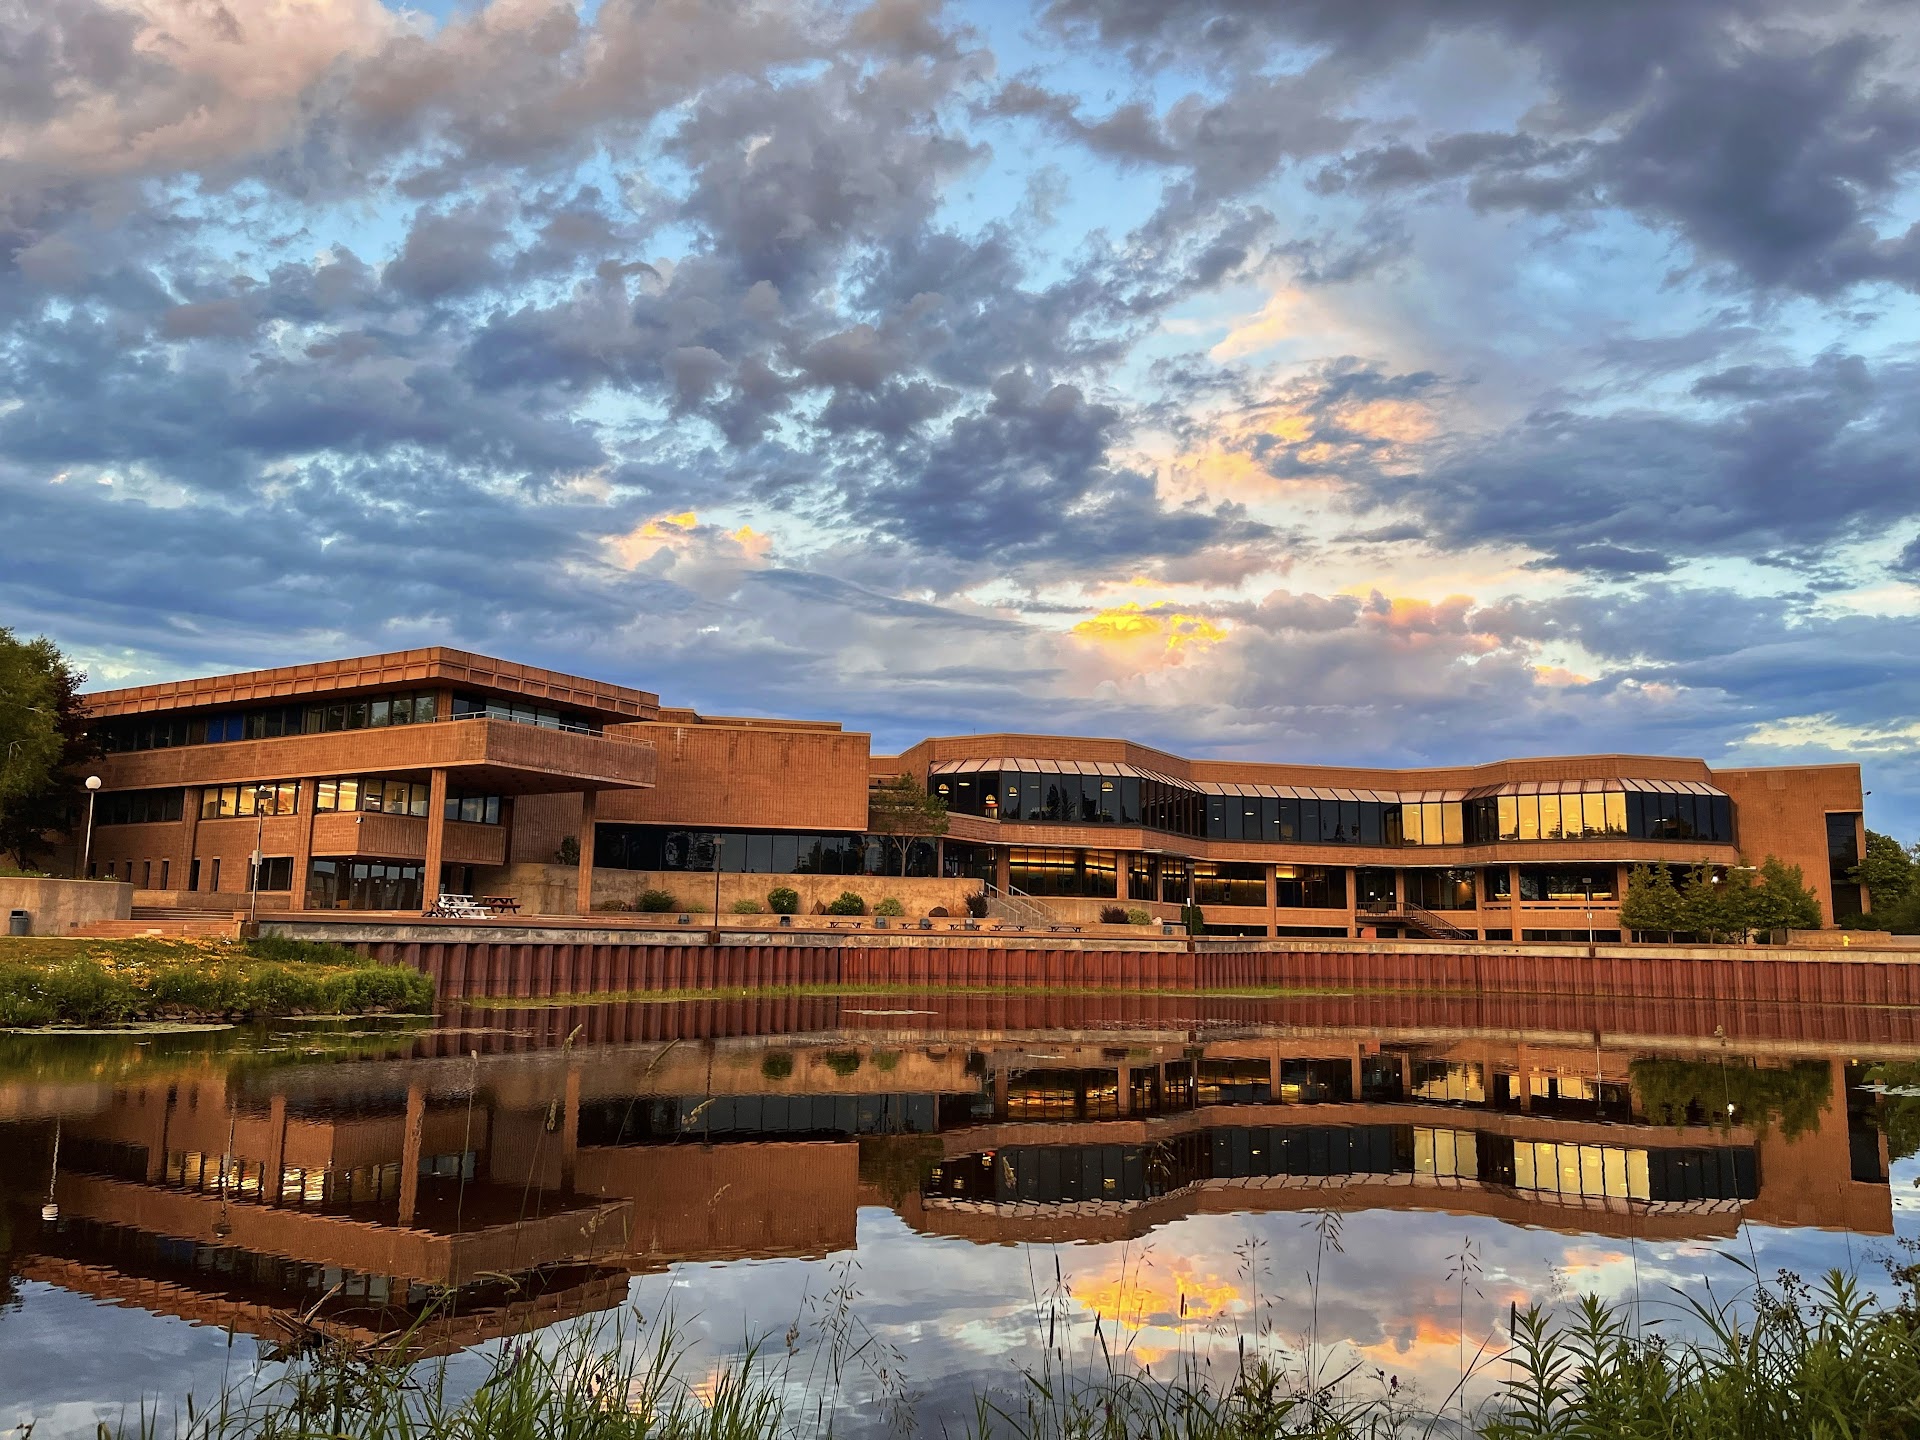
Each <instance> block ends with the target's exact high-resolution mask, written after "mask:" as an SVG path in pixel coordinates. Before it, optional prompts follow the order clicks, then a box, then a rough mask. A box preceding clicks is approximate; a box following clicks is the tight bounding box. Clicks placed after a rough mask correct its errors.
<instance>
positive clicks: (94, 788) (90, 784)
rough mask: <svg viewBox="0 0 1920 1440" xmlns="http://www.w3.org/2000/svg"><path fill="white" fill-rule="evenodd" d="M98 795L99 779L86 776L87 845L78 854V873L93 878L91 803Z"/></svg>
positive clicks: (96, 776) (93, 776) (94, 776)
mask: <svg viewBox="0 0 1920 1440" xmlns="http://www.w3.org/2000/svg"><path fill="white" fill-rule="evenodd" d="M99 793H100V777H99V776H98V775H89V776H87V843H86V848H85V849H84V850H82V851H81V853H80V873H81V874H82V875H85V876H86V877H87V878H88V879H89V880H91V879H92V878H93V802H94V799H95V797H96V796H98V795H99Z"/></svg>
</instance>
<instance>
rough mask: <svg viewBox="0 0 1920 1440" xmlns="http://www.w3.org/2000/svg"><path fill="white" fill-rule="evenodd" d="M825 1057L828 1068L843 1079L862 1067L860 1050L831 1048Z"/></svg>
mask: <svg viewBox="0 0 1920 1440" xmlns="http://www.w3.org/2000/svg"><path fill="white" fill-rule="evenodd" d="M824 1059H825V1061H826V1066H827V1069H829V1070H831V1071H832V1072H833V1073H834V1074H836V1075H838V1076H839V1077H840V1078H841V1079H842V1080H844V1079H846V1078H847V1076H849V1075H851V1074H853V1072H854V1071H856V1070H858V1069H859V1068H860V1052H859V1051H858V1050H829V1051H828V1052H827V1053H826V1055H825V1057H824Z"/></svg>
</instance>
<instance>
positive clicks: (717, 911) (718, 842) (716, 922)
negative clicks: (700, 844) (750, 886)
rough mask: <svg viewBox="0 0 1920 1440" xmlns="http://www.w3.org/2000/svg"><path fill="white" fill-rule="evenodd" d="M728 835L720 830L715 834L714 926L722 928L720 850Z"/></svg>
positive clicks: (715, 928)
mask: <svg viewBox="0 0 1920 1440" xmlns="http://www.w3.org/2000/svg"><path fill="white" fill-rule="evenodd" d="M726 843H727V837H726V836H724V835H722V834H721V833H720V832H719V831H717V830H716V831H715V832H714V835H713V928H714V930H715V932H716V933H717V932H718V931H719V929H720V851H721V850H722V849H723V848H724V847H725V846H726Z"/></svg>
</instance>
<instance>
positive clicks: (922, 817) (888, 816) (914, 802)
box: [867, 775, 947, 875]
mask: <svg viewBox="0 0 1920 1440" xmlns="http://www.w3.org/2000/svg"><path fill="white" fill-rule="evenodd" d="M867 829H868V831H869V832H870V833H872V834H875V835H880V836H883V837H885V839H886V842H887V845H888V847H889V848H890V849H891V848H892V847H895V846H897V847H898V849H899V855H900V873H901V874H902V875H905V874H906V873H907V854H908V852H909V850H910V848H911V847H912V845H913V842H914V841H915V840H919V839H927V838H930V837H932V836H935V835H944V834H946V833H947V802H946V801H944V800H942V799H941V798H940V797H939V796H938V795H929V794H928V793H927V787H926V786H924V785H922V784H921V783H920V782H919V781H918V780H916V779H914V778H913V776H911V775H895V776H894V777H893V778H892V779H890V780H881V781H878V782H877V783H875V784H874V785H872V786H871V787H869V789H868V790H867Z"/></svg>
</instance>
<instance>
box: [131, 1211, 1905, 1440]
mask: <svg viewBox="0 0 1920 1440" xmlns="http://www.w3.org/2000/svg"><path fill="white" fill-rule="evenodd" d="M1324 1224H1325V1225H1326V1226H1327V1227H1328V1228H1329V1229H1330V1230H1332V1231H1333V1232H1334V1235H1335V1238H1334V1240H1333V1241H1332V1242H1330V1243H1331V1244H1332V1247H1333V1249H1334V1251H1335V1252H1336V1253H1337V1250H1338V1242H1337V1231H1338V1217H1337V1216H1334V1217H1329V1218H1328V1219H1327V1220H1326V1221H1325V1222H1324ZM1324 1238H1325V1237H1324V1235H1323V1239H1324ZM1908 1245H1909V1248H1911V1247H1912V1242H1908ZM1323 1250H1324V1247H1323ZM1736 1263H1738V1262H1736ZM1056 1265H1057V1260H1056ZM1742 1268H1745V1267H1744V1266H1743V1267H1742ZM1888 1271H1889V1274H1890V1276H1891V1278H1892V1281H1893V1293H1892V1296H1891V1298H1889V1299H1882V1298H1880V1297H1879V1296H1878V1295H1876V1294H1875V1293H1873V1291H1872V1290H1871V1289H1869V1288H1868V1287H1865V1286H1863V1285H1862V1284H1861V1283H1860V1282H1859V1280H1858V1279H1857V1278H1855V1277H1852V1276H1849V1275H1846V1274H1843V1273H1841V1272H1839V1271H1833V1272H1830V1273H1828V1274H1827V1275H1826V1276H1825V1277H1824V1278H1822V1279H1821V1280H1819V1281H1817V1282H1813V1283H1808V1282H1805V1281H1802V1280H1800V1279H1799V1278H1797V1277H1795V1276H1793V1275H1791V1274H1787V1273H1784V1272H1783V1273H1782V1274H1781V1275H1780V1276H1778V1277H1777V1278H1776V1279H1775V1280H1774V1281H1772V1282H1766V1281H1763V1280H1761V1279H1760V1278H1759V1277H1758V1276H1757V1275H1754V1274H1753V1272H1751V1271H1748V1272H1747V1273H1748V1274H1749V1275H1750V1276H1752V1281H1751V1283H1750V1284H1748V1285H1746V1286H1745V1287H1744V1290H1743V1293H1742V1295H1741V1296H1740V1298H1738V1299H1737V1300H1730V1299H1722V1298H1720V1297H1717V1296H1715V1295H1713V1294H1712V1292H1711V1290H1710V1289H1709V1290H1707V1291H1705V1292H1704V1293H1703V1294H1702V1295H1695V1294H1686V1293H1676V1294H1675V1296H1674V1297H1673V1298H1672V1299H1670V1300H1667V1301H1664V1302H1649V1303H1648V1304H1647V1305H1645V1306H1644V1307H1642V1306H1640V1305H1637V1304H1630V1303H1628V1302H1625V1301H1622V1302H1619V1303H1616V1304H1611V1305H1610V1304H1608V1303H1605V1302H1602V1301H1600V1300H1598V1299H1596V1298H1593V1297H1587V1298H1585V1299H1582V1300H1579V1301H1577V1302H1576V1303H1574V1304H1572V1305H1569V1306H1564V1307H1560V1308H1555V1309H1551V1310H1548V1309H1540V1308H1529V1309H1526V1310H1519V1309H1517V1308H1516V1309H1515V1310H1513V1311H1512V1312H1511V1313H1510V1315H1509V1316H1508V1317H1505V1323H1504V1324H1503V1325H1501V1326H1499V1327H1498V1329H1497V1330H1496V1332H1495V1333H1493V1334H1489V1335H1488V1336H1486V1337H1485V1338H1484V1339H1482V1340H1480V1341H1479V1342H1477V1344H1476V1343H1475V1342H1473V1341H1471V1340H1470V1339H1465V1338H1463V1342H1462V1346H1461V1358H1460V1370H1459V1377H1460V1378H1459V1381H1458V1382H1457V1383H1455V1384H1454V1386H1453V1388H1452V1389H1451V1390H1450V1391H1449V1393H1448V1394H1446V1395H1445V1396H1441V1397H1432V1396H1423V1395H1420V1394H1418V1393H1416V1391H1415V1388H1414V1387H1413V1386H1411V1385H1403V1384H1402V1383H1401V1381H1400V1379H1399V1377H1398V1376H1396V1375H1393V1374H1390V1373H1389V1372H1387V1371H1386V1370H1383V1369H1381V1368H1379V1367H1378V1366H1376V1365H1373V1364H1371V1363H1369V1362H1366V1361H1364V1360H1363V1359H1361V1358H1360V1357H1359V1356H1358V1355H1357V1354H1356V1353H1354V1352H1351V1351H1349V1350H1347V1349H1345V1348H1344V1347H1342V1346H1339V1345H1327V1344H1317V1343H1316V1340H1315V1335H1316V1331H1317V1315H1315V1314H1304V1315H1295V1316H1291V1317H1283V1316H1281V1315H1279V1314H1277V1313H1275V1312H1276V1311H1277V1307H1276V1306H1275V1305H1274V1304H1273V1302H1272V1301H1266V1302H1264V1303H1263V1304H1260V1305H1253V1306H1250V1307H1248V1309H1247V1313H1246V1314H1244V1315H1243V1316H1242V1320H1243V1323H1245V1324H1246V1326H1247V1327H1248V1328H1246V1329H1243V1330H1242V1331H1241V1333H1240V1336H1239V1343H1238V1347H1237V1349H1229V1350H1228V1351H1227V1352H1226V1353H1225V1355H1224V1357H1223V1356H1221V1355H1218V1354H1216V1355H1214V1356H1212V1357H1211V1358H1209V1357H1208V1356H1206V1355H1203V1354H1202V1353H1201V1351H1200V1349H1199V1347H1198V1346H1197V1344H1195V1343H1193V1340H1192V1338H1191V1334H1192V1332H1188V1338H1187V1339H1186V1340H1184V1341H1183V1343H1182V1344H1181V1346H1180V1347H1179V1348H1178V1349H1177V1350H1176V1351H1175V1352H1174V1353H1173V1354H1171V1355H1163V1356H1162V1357H1161V1359H1160V1361H1159V1365H1158V1373H1156V1370H1155V1368H1154V1367H1148V1366H1142V1365H1140V1364H1138V1363H1137V1362H1136V1361H1135V1359H1134V1358H1133V1337H1130V1336H1129V1335H1128V1333H1127V1332H1126V1330H1125V1329H1124V1327H1123V1326H1122V1325H1120V1324H1118V1323H1116V1324H1115V1325H1113V1326H1112V1327H1111V1328H1106V1326H1107V1318H1108V1317H1105V1316H1101V1315H1097V1314H1091V1313H1089V1311H1088V1310H1087V1309H1086V1308H1085V1307H1084V1306H1082V1305H1080V1304H1079V1303H1078V1302H1076V1301H1075V1300H1074V1299H1073V1296H1072V1288H1071V1285H1070V1284H1069V1283H1068V1282H1067V1281H1066V1280H1065V1279H1064V1278H1062V1277H1061V1276H1060V1275H1059V1273H1058V1271H1057V1270H1056V1275H1055V1279H1054V1283H1053V1285H1052V1286H1050V1287H1047V1288H1046V1289H1044V1290H1038V1289H1037V1290H1036V1294H1035V1297H1034V1304H1033V1310H1032V1312H1031V1314H1030V1316H1029V1321H1030V1323H1031V1325H1032V1328H1033V1334H1032V1337H1031V1342H1032V1343H1031V1345H1030V1346H1029V1347H1028V1348H1027V1349H1026V1352H1025V1353H1027V1354H1029V1355H1032V1356H1035V1357H1037V1359H1036V1360H1035V1361H1033V1362H1030V1363H1029V1364H1028V1365H1026V1366H1023V1367H1021V1368H1019V1369H1010V1370H1009V1371H1008V1373H1007V1380H1006V1382H1005V1383H1004V1384H998V1385H992V1386H990V1387H989V1388H987V1389H984V1390H977V1391H976V1393H975V1398H974V1402H973V1413H972V1416H971V1418H970V1420H969V1421H968V1422H967V1423H966V1426H965V1429H964V1432H960V1433H965V1434H966V1435H967V1436H969V1437H970V1440H1285V1437H1315V1440H1413V1437H1421V1440H1425V1437H1435V1436H1451V1437H1481V1440H1599V1437H1625V1440H1635V1437H1643V1436H1644V1437H1655V1436H1658V1437H1662V1440H1667V1437H1677V1440H1720V1437H1727V1440H1732V1437H1745V1436H1776V1435H1777V1436H1803V1435H1804V1436H1822V1435H1831V1436H1852V1437H1860V1440H1895V1437H1910V1436H1915V1435H1920V1303H1917V1300H1920V1296H1917V1294H1916V1290H1917V1287H1920V1265H1916V1264H1907V1265H1900V1264H1897V1263H1889V1265H1888ZM1317 1272H1318V1265H1317V1264H1316V1266H1315V1274H1314V1275H1312V1276H1310V1277H1309V1280H1310V1283H1311V1286H1312V1290H1311V1293H1312V1295H1313V1297H1314V1306H1315V1307H1316V1308H1317V1299H1318V1296H1319V1294H1320V1293H1321V1292H1320V1285H1319V1277H1318V1273H1317ZM835 1293H836V1295H839V1294H840V1293H841V1292H839V1291H836V1292H835ZM850 1298H851V1297H850V1296H842V1297H841V1299H840V1300H839V1301H836V1303H833V1304H830V1305H827V1306H824V1307H823V1309H822V1311H821V1312H820V1314H819V1315H817V1316H815V1317H812V1318H811V1319H810V1320H809V1321H808V1323H806V1324H805V1325H803V1324H802V1322H801V1321H799V1320H796V1322H795V1324H794V1326H793V1327H792V1328H791V1329H790V1330H789V1331H788V1332H787V1334H786V1337H785V1342H784V1344H782V1343H781V1342H780V1340H779V1338H778V1337H769V1338H768V1340H767V1341H766V1342H764V1343H763V1344H761V1345H759V1346H749V1347H748V1348H747V1350H746V1352H745V1353H744V1355H742V1356H741V1357H739V1358H737V1359H735V1360H733V1361H731V1362H724V1363H721V1364H720V1365H718V1366H717V1367H712V1366H691V1365H688V1364H687V1363H686V1362H687V1361H688V1359H689V1353H688V1351H687V1350H686V1349H685V1347H684V1346H683V1345H682V1343H681V1342H680V1340H679V1338H678V1336H677V1334H676V1332H675V1330H674V1327H673V1324H672V1321H671V1319H670V1318H669V1317H666V1316H664V1315H662V1316H660V1317H656V1318H655V1319H654V1320H653V1321H651V1322H650V1321H648V1320H647V1319H646V1317H644V1316H641V1315H640V1314H639V1313H638V1311H637V1310H635V1311H630V1312H622V1313H621V1314H620V1315H618V1316H616V1317H613V1318H610V1319H602V1320H600V1321H597V1322H592V1323H589V1324H586V1325H583V1326H578V1327H570V1328H565V1329H561V1330H555V1331H550V1332H547V1333H544V1334H539V1333H535V1334H522V1335H519V1336H516V1337H514V1338H512V1339H509V1340H507V1341H505V1342H503V1343H502V1344H501V1345H499V1346H498V1347H497V1348H496V1349H494V1350H493V1351H492V1352H491V1353H489V1354H488V1355H487V1356H486V1357H485V1359H484V1362H483V1366H482V1369H481V1373H479V1374H478V1375H474V1374H471V1373H470V1374H467V1375H465V1376H463V1377H461V1378H460V1379H458V1380H456V1379H455V1377H454V1375H453V1373H452V1372H451V1371H450V1368H449V1364H448V1361H447V1360H445V1359H437V1360H431V1361H416V1360H415V1359H414V1358H413V1356H414V1355H415V1354H417V1349H416V1348H415V1347H417V1345H418V1344H419V1342H420V1341H422V1340H423V1339H425V1338H427V1337H428V1336H429V1335H430V1333H431V1331H432V1328H433V1326H434V1324H435V1323H436V1320H437V1317H436V1316H435V1315H434V1314H433V1313H432V1312H431V1311H429V1312H428V1313H427V1314H426V1315H424V1316H422V1317H421V1318H419V1319H418V1320H416V1321H415V1323H414V1325H413V1327H412V1328H411V1329H409V1330H408V1331H406V1332H404V1333H403V1334H400V1335H398V1336H395V1337H392V1338H390V1339H388V1340H386V1341H382V1342H377V1343H368V1342H360V1341H350V1340H343V1339H340V1338H338V1337H335V1336H332V1335H330V1334H327V1333H325V1332H324V1331H322V1330H320V1329H319V1328H317V1327H314V1326H312V1325H311V1324H310V1319H311V1317H310V1316H308V1317H288V1318H289V1331H290V1337H289V1343H287V1344H285V1345H283V1346H279V1347H277V1348H276V1349H274V1350H273V1351H272V1352H271V1354H270V1355H269V1356H268V1358H269V1359H270V1360H272V1361H276V1362H281V1363H283V1364H284V1369H282V1370H280V1371H279V1372H278V1373H275V1374H270V1375H266V1376H264V1377H262V1376H260V1375H259V1373H258V1372H256V1377H255V1378H256V1380H257V1381H258V1383H257V1384H256V1385H255V1386H254V1387H253V1388H246V1387H243V1386H236V1387H235V1388H233V1389H230V1390H229V1391H228V1392H227V1393H226V1394H224V1395H221V1396H218V1397H216V1398H214V1399H213V1400H212V1401H211V1402H210V1403H209V1402H205V1401H198V1402H197V1401H196V1400H195V1399H193V1398H192V1397H187V1398H185V1399H184V1400H182V1401H180V1402H179V1405H178V1408H177V1410H176V1411H175V1412H174V1413H173V1414H172V1415H171V1416H169V1415H168V1414H167V1413H166V1411H165V1410H164V1408H162V1407H156V1406H155V1405H154V1404H153V1403H152V1402H147V1403H144V1404H142V1405H141V1406H140V1407H138V1411H137V1414H135V1415H133V1416H123V1417H122V1418H121V1419H120V1421H119V1422H118V1423H117V1424H110V1423H104V1422H103V1423H102V1424H101V1425H100V1426H99V1435H100V1437H101V1440H149V1437H159V1436H162V1435H170V1436H173V1437H175V1440H323V1437H324V1440H545V1437H551V1436H569V1437H580V1440H803V1437H806V1440H811V1437H816V1436H819V1437H824V1436H830V1435H833V1434H835V1433H856V1432H857V1433H862V1434H867V1433H882V1432H886V1433H900V1434H910V1433H915V1431H916V1425H915V1417H914V1396H913V1395H912V1393H911V1386H910V1384H909V1382H908V1381H907V1380H906V1378H905V1377H904V1376H903V1374H902V1373H901V1370H900V1365H899V1360H900V1357H899V1356H898V1355H897V1354H895V1353H894V1352H893V1351H892V1349H891V1347H890V1346H888V1345H887V1344H886V1343H885V1342H884V1341H882V1340H881V1339H880V1338H879V1337H878V1336H876V1335H874V1334H873V1333H872V1332H871V1331H869V1330H867V1329H866V1327H865V1326H864V1325H862V1324H861V1323H860V1322H859V1321H858V1319H857V1317H856V1316H854V1315H853V1314H852V1313H851V1310H852V1307H851V1305H850V1304H849V1303H846V1302H847V1301H848V1300H850ZM316 1308H317V1307H316ZM1643 1309H1645V1310H1656V1311H1659V1312H1662V1313H1661V1314H1660V1315H1659V1317H1658V1318H1654V1319H1646V1318H1644V1316H1643V1314H1642V1311H1643ZM629 1317H631V1319H630V1318H629ZM1286 1318H1290V1319H1291V1320H1293V1321H1295V1322H1297V1323H1299V1324H1300V1325H1302V1327H1303V1334H1302V1335H1301V1337H1300V1340H1299V1342H1298V1343H1297V1344H1292V1345H1289V1344H1286V1343H1283V1342H1282V1341H1281V1340H1280V1338H1279V1335H1280V1322H1281V1321H1282V1319H1286ZM1676 1322H1677V1323H1676ZM1183 1324H1184V1322H1183ZM636 1325H637V1329H636V1328H635V1326H636ZM1216 1338H1217V1337H1216ZM1227 1338H1228V1340H1229V1341H1231V1339H1232V1336H1231V1335H1228V1337H1227ZM693 1369H698V1370H699V1378H698V1379H697V1380H689V1379H687V1378H686V1372H688V1371H690V1370H693ZM1472 1387H1477V1388H1478V1390H1479V1392H1480V1398H1479V1399H1477V1400H1473V1401H1469V1400H1468V1399H1467V1398H1466V1397H1467V1394H1468V1391H1469V1389H1470V1388H1472ZM939 1433H942V1434H948V1433H956V1432H954V1431H950V1430H949V1429H948V1428H947V1427H945V1426H943V1427H942V1428H941V1430H940V1431H939Z"/></svg>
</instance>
